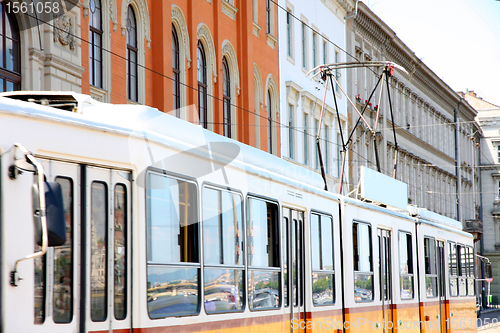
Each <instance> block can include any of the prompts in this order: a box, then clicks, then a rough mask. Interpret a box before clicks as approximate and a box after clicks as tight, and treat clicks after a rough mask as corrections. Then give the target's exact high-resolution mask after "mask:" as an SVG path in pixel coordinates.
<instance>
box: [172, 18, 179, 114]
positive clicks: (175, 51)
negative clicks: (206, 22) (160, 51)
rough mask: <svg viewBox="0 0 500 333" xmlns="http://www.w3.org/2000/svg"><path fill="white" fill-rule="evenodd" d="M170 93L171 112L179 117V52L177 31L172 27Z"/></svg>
mask: <svg viewBox="0 0 500 333" xmlns="http://www.w3.org/2000/svg"><path fill="white" fill-rule="evenodd" d="M172 72H173V82H172V86H173V87H172V93H173V111H174V115H175V116H176V117H177V118H179V117H180V107H181V82H180V78H181V69H180V52H179V38H177V31H176V30H175V28H174V26H172Z"/></svg>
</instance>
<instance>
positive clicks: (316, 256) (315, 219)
mask: <svg viewBox="0 0 500 333" xmlns="http://www.w3.org/2000/svg"><path fill="white" fill-rule="evenodd" d="M311 251H312V255H311V256H312V269H313V271H317V270H320V269H321V264H320V257H321V256H320V253H321V252H320V251H321V239H320V220H319V215H316V214H311Z"/></svg>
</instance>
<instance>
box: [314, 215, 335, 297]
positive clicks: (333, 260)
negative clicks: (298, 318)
mask: <svg viewBox="0 0 500 333" xmlns="http://www.w3.org/2000/svg"><path fill="white" fill-rule="evenodd" d="M309 215H310V216H309V227H310V229H309V233H310V238H311V239H310V242H311V246H310V254H311V257H310V258H309V260H310V262H311V277H312V275H313V274H314V273H321V274H330V276H331V277H332V291H333V295H332V303H325V304H316V303H314V300H313V306H317V307H322V306H333V305H335V304H336V296H337V295H336V292H335V291H336V289H335V288H336V284H335V219H334V218H333V215H332V214H329V213H325V212H322V211H319V210H316V209H311V211H310V214H309ZM312 215H317V216H319V217H320V219H319V225H321V217H326V218H330V219H331V222H332V229H331V230H332V266H333V267H332V268H333V269H331V270H330V269H323V268H320V269H319V270H315V269H314V268H313V265H312V262H313V251H312V244H313V243H314V240H313V239H312V237H313V234H312V232H311V228H312ZM319 237H320V253H321V251H322V245H323V243H322V236H321V233H319ZM320 256H321V254H320ZM321 259H322V258H320V263H321ZM320 265H321V264H320ZM311 286H312V287H314V285H313V283H312V278H311ZM311 291H312V290H311ZM311 295H312V294H311Z"/></svg>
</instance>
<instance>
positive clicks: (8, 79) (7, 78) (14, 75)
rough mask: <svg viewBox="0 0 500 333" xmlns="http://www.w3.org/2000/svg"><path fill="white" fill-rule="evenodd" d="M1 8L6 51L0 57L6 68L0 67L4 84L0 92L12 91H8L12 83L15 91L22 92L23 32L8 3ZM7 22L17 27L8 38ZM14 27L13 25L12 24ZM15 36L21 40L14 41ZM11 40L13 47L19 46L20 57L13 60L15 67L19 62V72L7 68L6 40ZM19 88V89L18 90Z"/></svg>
mask: <svg viewBox="0 0 500 333" xmlns="http://www.w3.org/2000/svg"><path fill="white" fill-rule="evenodd" d="M0 6H1V7H2V13H1V15H2V24H1V25H0V44H1V48H2V49H3V50H4V52H2V54H0V57H2V59H3V63H4V66H2V67H0V80H2V81H3V82H2V84H0V92H2V91H11V90H8V89H7V84H8V83H11V84H12V85H13V90H12V91H16V90H21V89H22V87H21V83H22V73H21V72H22V63H21V56H22V54H21V31H20V29H19V22H18V20H17V19H16V16H15V15H13V14H12V13H9V12H8V10H7V8H6V7H5V6H6V1H3V2H1V3H0ZM7 22H11V23H13V25H14V26H15V31H12V30H11V35H10V36H7V35H6V32H7V30H6V24H7ZM11 26H12V24H11ZM15 34H17V37H18V38H19V39H17V40H16V39H14V36H15ZM7 39H9V40H10V41H12V43H13V45H17V48H16V49H17V54H18V55H19V57H18V59H13V65H14V63H16V62H17V66H18V68H19V72H16V71H14V69H12V70H11V69H8V68H7V47H6V40H7ZM16 86H17V89H16Z"/></svg>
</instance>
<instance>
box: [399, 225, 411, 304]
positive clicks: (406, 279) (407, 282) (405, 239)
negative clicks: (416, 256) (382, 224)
mask: <svg viewBox="0 0 500 333" xmlns="http://www.w3.org/2000/svg"><path fill="white" fill-rule="evenodd" d="M399 282H400V283H399V287H400V292H401V299H412V298H413V251H412V242H411V234H409V233H406V232H402V231H400V232H399Z"/></svg>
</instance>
